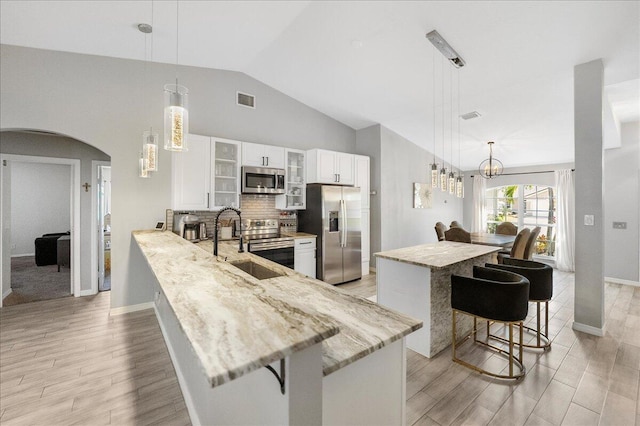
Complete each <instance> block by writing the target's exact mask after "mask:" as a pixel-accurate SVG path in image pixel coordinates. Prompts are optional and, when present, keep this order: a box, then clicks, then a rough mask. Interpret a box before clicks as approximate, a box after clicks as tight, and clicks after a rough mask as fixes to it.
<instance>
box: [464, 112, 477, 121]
mask: <svg viewBox="0 0 640 426" xmlns="http://www.w3.org/2000/svg"><path fill="white" fill-rule="evenodd" d="M478 117H480V113H479V112H478V111H471V112H468V113H466V114H462V115H461V116H460V118H462V119H463V120H471V119H472V118H478Z"/></svg>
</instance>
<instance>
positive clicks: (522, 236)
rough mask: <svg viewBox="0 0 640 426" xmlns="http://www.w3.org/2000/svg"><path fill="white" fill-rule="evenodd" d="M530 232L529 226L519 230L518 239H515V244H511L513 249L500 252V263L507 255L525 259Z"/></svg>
mask: <svg viewBox="0 0 640 426" xmlns="http://www.w3.org/2000/svg"><path fill="white" fill-rule="evenodd" d="M530 234H531V230H530V229H529V228H524V229H523V230H521V231H520V232H518V235H516V239H515V240H514V241H513V245H512V246H511V250H509V251H507V250H502V251H499V252H498V263H503V260H504V259H505V258H507V257H511V258H514V259H524V249H525V247H526V245H527V242H528V241H529V235H530Z"/></svg>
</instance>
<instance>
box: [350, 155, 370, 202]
mask: <svg viewBox="0 0 640 426" xmlns="http://www.w3.org/2000/svg"><path fill="white" fill-rule="evenodd" d="M353 158H354V169H355V173H354V176H355V180H354V186H357V187H359V188H360V200H361V201H362V208H363V209H369V208H370V203H369V191H370V185H369V180H370V176H371V175H370V166H369V161H370V160H369V157H367V156H366V155H354V156H353Z"/></svg>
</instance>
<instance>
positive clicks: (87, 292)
mask: <svg viewBox="0 0 640 426" xmlns="http://www.w3.org/2000/svg"><path fill="white" fill-rule="evenodd" d="M96 294H98V292H97V291H93V290H91V289H89V290H80V297H82V296H93V295H96ZM110 315H113V313H112V312H110ZM116 315H117V314H116Z"/></svg>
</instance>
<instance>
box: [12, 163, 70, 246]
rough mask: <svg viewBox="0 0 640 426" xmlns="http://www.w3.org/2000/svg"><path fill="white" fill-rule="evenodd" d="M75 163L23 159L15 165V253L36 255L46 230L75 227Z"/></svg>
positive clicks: (62, 230) (13, 244)
mask: <svg viewBox="0 0 640 426" xmlns="http://www.w3.org/2000/svg"><path fill="white" fill-rule="evenodd" d="M70 185H71V166H67V165H63V164H41V163H19V162H14V163H13V164H12V167H11V194H12V197H13V198H12V200H11V229H12V230H13V233H12V238H11V255H12V256H20V255H34V254H35V248H34V240H35V239H36V238H37V237H40V236H41V235H42V234H50V233H54V232H67V231H69V230H70V229H71V225H70V223H71V187H70Z"/></svg>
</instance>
